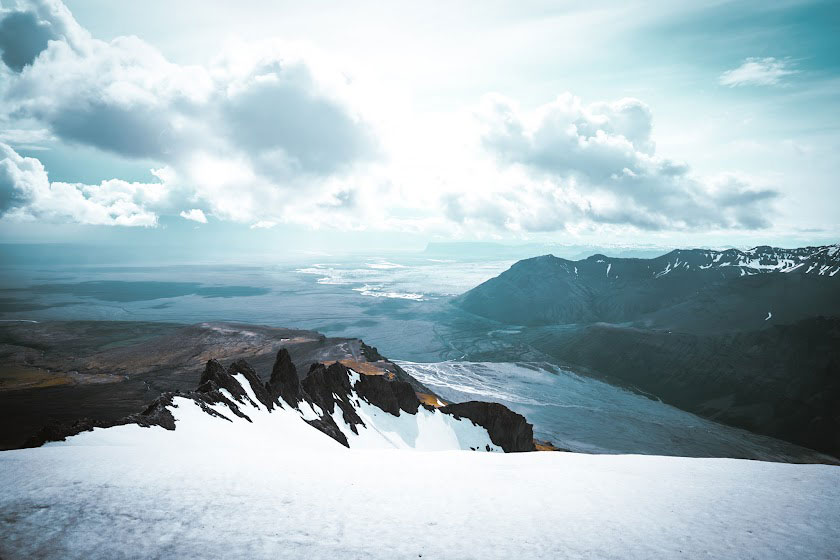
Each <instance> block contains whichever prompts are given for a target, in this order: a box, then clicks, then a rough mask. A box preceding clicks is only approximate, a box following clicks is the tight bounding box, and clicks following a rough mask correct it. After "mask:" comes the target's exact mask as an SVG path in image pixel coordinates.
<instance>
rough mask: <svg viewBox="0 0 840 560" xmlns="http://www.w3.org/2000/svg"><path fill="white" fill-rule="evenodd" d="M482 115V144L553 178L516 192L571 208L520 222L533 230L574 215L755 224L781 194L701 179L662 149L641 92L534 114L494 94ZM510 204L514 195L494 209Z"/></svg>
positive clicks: (658, 224)
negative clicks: (655, 140)
mask: <svg viewBox="0 0 840 560" xmlns="http://www.w3.org/2000/svg"><path fill="white" fill-rule="evenodd" d="M478 116H479V119H480V121H481V123H482V128H483V131H482V144H483V145H484V147H485V148H486V149H487V150H488V151H489V152H490V153H491V154H493V155H494V156H495V157H496V158H497V159H498V160H499V161H500V162H501V163H502V164H503V165H507V166H518V167H520V168H523V169H525V170H527V171H528V172H530V174H531V175H532V176H535V177H537V178H538V179H540V180H542V181H544V182H547V183H548V184H550V185H553V187H552V188H553V189H554V190H553V191H552V190H551V189H546V188H545V187H543V188H542V189H534V188H530V189H529V188H526V189H522V188H518V189H514V192H517V191H519V192H520V193H521V192H530V193H531V194H530V195H527V196H526V195H522V194H515V195H513V198H514V199H515V198H522V199H523V200H528V201H529V203H530V204H537V205H540V204H542V205H552V204H554V205H556V204H559V203H563V204H566V206H567V208H566V209H565V210H564V211H563V212H560V211H555V212H553V213H547V212H545V211H543V212H541V213H540V217H539V218H537V217H536V216H534V217H533V218H532V219H531V220H529V221H524V222H523V221H521V220H520V225H521V226H522V227H525V228H526V229H529V230H536V231H540V230H543V229H547V228H550V227H551V223H552V220H556V224H555V225H556V226H557V227H562V226H563V225H564V224H565V222H566V221H567V220H569V219H570V218H571V219H575V218H576V217H577V218H584V217H585V218H587V219H590V220H592V221H594V222H597V223H605V224H627V225H632V226H634V227H636V228H639V229H645V230H660V229H694V228H712V227H724V228H744V229H755V228H758V227H766V225H767V224H768V223H769V222H768V216H769V215H770V214H771V213H772V210H771V208H770V206H769V203H770V201H772V200H773V199H774V198H775V197H776V196H777V195H778V193H776V192H775V191H773V190H772V189H756V188H753V187H751V186H750V185H749V184H748V183H747V182H745V181H743V180H741V181H735V180H731V179H730V180H727V181H712V180H703V179H701V178H697V177H694V176H693V175H692V174H691V173H690V168H689V166H688V165H686V164H685V163H682V162H677V161H674V160H670V159H667V158H663V157H660V156H658V155H656V153H655V146H654V143H653V141H652V139H651V131H652V128H653V127H652V113H651V111H650V109H649V108H648V107H647V106H646V105H644V104H643V103H641V102H640V101H638V100H635V99H621V100H619V101H616V102H613V103H597V104H592V105H588V106H584V105H583V104H582V103H581V101H580V99H578V98H577V97H575V96H573V95H571V94H564V95H562V96H560V97H558V98H557V99H556V100H555V101H553V102H551V103H548V104H546V105H543V106H541V107H539V108H537V109H536V110H535V111H533V112H530V113H526V112H523V111H521V110H520V109H519V108H518V106H517V104H516V103H515V102H513V101H511V100H509V99H506V98H504V97H501V96H498V95H491V96H488V97H487V98H486V99H485V100H484V103H483V105H482V108H481V109H480V111H479V113H478ZM534 193H539V195H538V196H534ZM540 201H541V202H540ZM509 204H510V199H508V200H504V201H497V202H496V204H495V206H496V207H503V206H507V205H509ZM538 207H539V206H538ZM491 214H492V212H491ZM551 216H554V218H551Z"/></svg>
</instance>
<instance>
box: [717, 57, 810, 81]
mask: <svg viewBox="0 0 840 560" xmlns="http://www.w3.org/2000/svg"><path fill="white" fill-rule="evenodd" d="M797 72H798V70H795V69H794V68H793V62H791V61H790V60H789V59H786V58H773V57H767V58H756V57H751V58H747V59H746V60H744V62H743V64H741V66H739V67H738V68H734V69H732V70H727V71H726V72H724V73H723V74H721V75H720V78H718V82H719V83H720V84H721V85H724V86H729V87H737V86H774V85H777V84H778V83H779V82H780V81H781V80H782V78H784V77H785V76H790V75H792V74H796V73H797Z"/></svg>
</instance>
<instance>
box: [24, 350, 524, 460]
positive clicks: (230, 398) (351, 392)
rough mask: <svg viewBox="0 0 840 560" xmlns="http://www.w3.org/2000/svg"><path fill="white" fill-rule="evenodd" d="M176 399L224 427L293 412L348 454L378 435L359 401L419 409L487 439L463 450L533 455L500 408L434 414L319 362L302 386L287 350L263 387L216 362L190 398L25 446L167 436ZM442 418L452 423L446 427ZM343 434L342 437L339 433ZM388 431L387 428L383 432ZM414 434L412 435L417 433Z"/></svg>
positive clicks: (388, 386) (474, 405) (246, 372)
mask: <svg viewBox="0 0 840 560" xmlns="http://www.w3.org/2000/svg"><path fill="white" fill-rule="evenodd" d="M254 397H255V398H256V401H255V400H254ZM176 398H180V399H188V400H191V401H193V403H194V404H195V405H196V406H198V407H199V408H200V409H201V410H202V411H203V412H205V413H207V414H208V415H210V416H212V417H214V418H219V419H223V420H226V421H229V422H233V421H235V420H236V417H238V418H241V419H243V420H246V421H247V422H249V423H253V422H254V420H253V419H252V418H253V415H254V414H260V412H259V411H260V410H261V409H262V410H263V412H262V414H264V413H265V410H267V411H268V412H270V413H271V412H272V411H276V412H279V410H278V409H285V410H286V411H292V412H293V413H294V414H295V415H298V414H299V415H300V418H301V419H302V420H304V421H305V422H306V423H308V424H309V425H310V426H313V427H314V428H316V429H318V430H320V431H321V432H323V433H325V434H326V435H328V436H330V437H331V438H333V439H334V440H336V441H338V442H339V443H341V444H342V445H344V446H345V447H350V442H349V441H348V437H349V436H352V435H355V436H359V435H360V430H367V429H370V430H374V431H375V430H377V429H378V428H377V427H376V426H366V425H365V420H363V419H362V417H361V416H360V411H361V410H362V409H361V408H360V407H362V401H366V402H367V403H368V404H369V405H372V406H373V407H376V408H378V409H380V410H381V411H382V412H384V413H386V414H390V415H392V416H395V417H398V418H400V417H402V415H417V414H418V413H420V412H421V406H422V407H423V410H422V413H423V414H425V415H429V414H431V416H430V418H436V419H437V420H436V421H438V422H444V423H445V422H449V423H450V425H452V424H454V425H457V426H459V427H458V428H457V430H458V433H462V434H467V433H468V432H469V433H472V435H456V439H458V440H459V441H466V440H461V438H462V437H467V438H470V437H471V438H473V440H470V441H474V438H475V433H476V432H475V431H476V430H479V431H480V434H484V435H482V436H480V438H483V441H482V443H481V444H480V445H476V444H475V443H469V444H467V443H462V444H461V445H462V446H463V447H462V448H463V449H467V448H469V449H482V450H484V449H485V448H486V450H487V451H491V450H493V449H498V448H501V449H502V450H504V451H506V452H513V451H533V450H535V447H534V442H533V430H532V427H531V425H530V424H528V423H527V422H526V421H525V418H523V417H522V416H520V415H519V414H516V413H514V412H512V411H510V410H509V409H507V408H506V407H505V406H503V405H500V404H495V403H482V402H469V403H461V404H458V405H449V406H446V407H443V408H439V409H435V408H433V407H430V406H427V405H421V403H420V401H419V399H418V398H417V395H416V394H415V392H414V389H413V387H412V385H411V384H410V383H408V382H406V381H402V380H400V379H397V378H396V377H389V376H386V375H364V374H361V373H358V372H355V371H353V370H350V369H349V368H347V367H346V366H345V365H343V364H341V363H339V362H334V363H332V364H330V365H329V366H325V365H324V364H320V363H316V364H313V365H312V367H311V368H310V370H309V373H308V374H307V375H306V377H305V378H304V379H303V380H302V381H301V380H300V379H299V378H298V375H297V369H296V368H295V365H294V364H293V363H292V361H291V358H290V356H289V353H288V352H287V351H285V350H280V351H279V352H278V353H277V358H276V360H275V363H274V366H273V368H272V372H271V377H270V379H269V381H268V382H267V383H263V382H262V381H261V379H260V377H259V375H258V374H257V372H256V371H254V369H253V368H251V366H250V365H248V363H247V362H246V361H244V360H237V361H235V362H233V363H232V364H231V365H230V366H229V367H228V368H225V367H224V366H222V364H220V363H219V362H218V361H216V360H209V361H208V362H207V363H206V365H205V367H204V370H203V371H202V373H201V377H200V379H199V384H198V388H197V389H196V390H195V391H190V392H187V393H182V392H178V391H176V392H169V393H164V394H162V395H161V396H160V397H159V398H158V399H156V400H155V401H154V402H153V403H152V404H151V405H149V406H148V407H147V408H146V409H145V410H144V411H143V412H140V413H137V414H132V415H130V416H128V417H125V418H122V419H120V420H116V421H113V422H102V421H93V420H89V419H83V420H79V421H76V422H73V423H69V424H67V423H65V424H52V425H50V426H48V427H46V428H45V429H43V430H42V431H41V432H40V433H39V434H38V435H37V436H36V437H35V438H33V439H32V440H31V441H30V445H31V446H37V445H41V444H43V443H44V442H46V441H55V440H63V439H65V438H66V437H69V436H73V435H76V434H78V433H80V432H83V431H89V430H92V429H94V428H108V427H112V426H118V425H125V424H137V425H139V426H143V427H150V426H159V427H162V428H165V429H167V430H175V429H176V427H177V426H176V424H177V422H176V418H175V416H174V415H173V413H172V410H173V409H177V408H178V407H179V406H185V405H184V403H183V401H175V399H176ZM367 410H368V412H366V413H365V419H367V421H368V422H370V421H371V418H373V417H377V414H379V415H380V416H379V417H380V418H381V414H382V413H372V412H370V410H371V409H369V408H368V409H367ZM374 410H375V409H374ZM228 411H229V413H228ZM338 411H340V415H339V414H338ZM284 414H285V413H284ZM371 415H372V416H371ZM450 417H451V418H450ZM447 418H449V419H448V420H446V419H447ZM462 419H467V420H468V421H469V423H468V424H463V422H464V421H463V420H462ZM427 421H429V420H427ZM403 422H404V421H403ZM342 427H343V428H344V430H346V431H343V430H342ZM482 428H483V430H481V429H482ZM391 429H392V428H389V429H388V431H390V430H391ZM413 430H415V431H416V430H417V428H416V427H415V428H413ZM464 430H466V431H464ZM410 431H411V430H409V432H410ZM485 431H486V434H485ZM351 432H352V434H351ZM367 433H373V432H367ZM367 437H370V436H367ZM414 437H416V435H415V436H414ZM488 438H489V439H488ZM491 443H492V446H491ZM493 446H496V447H495V448H494V447H493Z"/></svg>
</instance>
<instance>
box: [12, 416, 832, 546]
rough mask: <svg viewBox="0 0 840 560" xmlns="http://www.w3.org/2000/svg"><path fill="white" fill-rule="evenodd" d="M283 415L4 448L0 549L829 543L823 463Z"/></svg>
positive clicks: (827, 479)
mask: <svg viewBox="0 0 840 560" xmlns="http://www.w3.org/2000/svg"><path fill="white" fill-rule="evenodd" d="M289 419H290V420H291V418H289ZM278 427H279V426H278ZM287 427H288V428H289V429H290V430H292V431H291V432H287V433H286V434H283V433H275V434H273V437H272V439H268V440H266V439H265V438H264V437H254V438H247V437H243V438H240V439H239V440H238V441H235V440H234V439H230V438H226V437H220V439H219V443H218V444H217V445H215V446H213V445H208V442H207V440H205V439H204V438H198V439H195V438H191V437H190V436H195V434H194V433H191V432H190V431H189V430H183V431H182V430H180V428H179V429H176V430H175V431H167V430H163V429H162V428H156V427H153V428H140V427H137V426H122V427H118V428H110V429H108V430H97V431H95V432H92V433H88V434H82V435H81V436H79V437H76V438H71V439H70V440H69V442H68V444H52V445H48V446H45V447H41V448H37V449H26V450H16V451H7V452H2V453H0V472H2V473H3V476H2V478H0V512H2V515H0V557H2V558H3V559H4V560H12V559H17V558H34V557H37V558H61V559H65V558H86V559H95V558H102V559H115V558H205V559H207V558H225V559H228V558H295V559H303V558H306V559H310V558H330V559H332V558H387V559H394V558H418V557H421V556H422V557H423V558H458V559H464V558H512V557H518V558H523V559H524V558H675V557H686V558H700V557H703V558H761V559H769V558H797V559H803V558H831V557H832V556H833V555H836V553H837V551H838V550H840V534H839V533H838V527H840V505H838V504H840V468H837V467H831V466H824V465H787V464H776V463H762V462H751V461H740V460H732V459H682V458H666V457H650V456H631V455H624V456H607V455H598V456H595V455H579V454H572V453H522V454H496V453H474V452H471V451H440V452H424V451H413V450H393V449H392V450H361V449H346V448H344V447H343V446H341V445H339V444H338V443H336V442H335V441H334V440H332V439H330V438H329V437H327V436H325V435H324V434H322V433H320V432H318V431H317V430H315V429H314V428H310V427H308V426H306V425H305V424H303V423H301V422H291V421H290V422H288V426H287ZM298 428H300V430H298ZM132 431H133V432H132ZM284 435H285V436H287V437H284ZM129 442H131V443H129ZM304 442H309V445H302V444H303V443H304ZM834 557H836V556H834Z"/></svg>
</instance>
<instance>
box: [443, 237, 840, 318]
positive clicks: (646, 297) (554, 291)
mask: <svg viewBox="0 0 840 560" xmlns="http://www.w3.org/2000/svg"><path fill="white" fill-rule="evenodd" d="M838 271H840V246H838V245H829V246H824V247H805V248H801V249H777V248H773V247H766V246H762V247H756V248H754V249H750V250H749V251H739V250H737V249H728V250H725V251H712V250H707V249H689V250H675V251H671V252H670V253H668V254H666V255H662V256H660V257H656V258H652V259H639V258H615V257H607V256H604V255H600V254H599V255H592V256H591V257H588V258H586V259H582V260H578V261H571V260H567V259H562V258H558V257H555V256H553V255H545V256H542V257H535V258H532V259H527V260H523V261H519V262H517V263H516V264H515V265H513V266H512V267H511V268H510V269H509V270H507V271H505V272H504V273H502V274H500V275H499V276H497V277H496V278H492V279H490V280H488V281H487V282H484V283H483V284H481V285H480V286H478V287H476V288H474V289H472V290H470V291H468V292H467V293H465V294H463V295H462V296H460V297H459V298H458V299H457V300H456V304H457V305H458V306H460V307H461V308H463V309H465V310H467V311H470V312H472V313H475V314H476V315H480V316H482V317H487V318H489V319H494V320H497V321H500V322H502V323H506V324H514V325H531V326H533V325H552V324H570V323H585V324H586V323H595V322H610V323H621V322H628V321H639V320H644V321H646V323H647V325H648V326H661V327H668V326H674V327H676V326H677V325H680V326H682V327H683V328H686V329H688V330H693V329H695V328H704V329H706V328H715V329H717V328H725V329H732V328H737V329H741V328H752V327H755V328H758V327H762V326H769V325H771V324H785V323H788V322H790V321H793V320H797V319H801V318H804V317H809V316H813V315H819V314H834V313H840V298H838V297H837V294H838V286H840V275H838V274H837V272H838ZM753 277H755V278H753ZM733 300H737V301H733ZM721 304H725V305H721ZM710 305H711V308H710V307H709V306H710ZM733 305H734V306H735V307H738V308H739V309H738V310H739V311H743V312H744V313H743V314H742V315H739V316H737V317H731V315H732V314H731V313H730V312H729V311H731V310H732V309H733ZM674 306H679V308H678V309H677V310H675V312H672V313H669V312H666V311H665V310H666V309H668V308H671V307H674ZM724 308H725V309H724ZM695 312H696V313H698V315H697V317H696V318H686V317H685V315H687V314H692V313H695ZM710 315H713V316H714V317H719V318H720V319H722V320H721V321H717V322H716V321H709V316H710ZM723 319H725V321H724V320H723ZM733 321H734V322H733ZM710 323H711V324H710Z"/></svg>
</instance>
